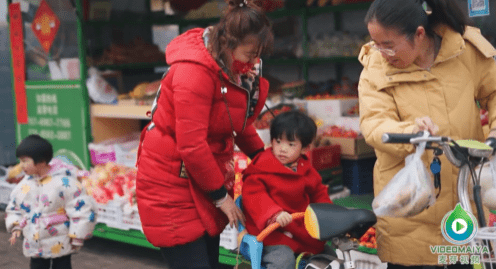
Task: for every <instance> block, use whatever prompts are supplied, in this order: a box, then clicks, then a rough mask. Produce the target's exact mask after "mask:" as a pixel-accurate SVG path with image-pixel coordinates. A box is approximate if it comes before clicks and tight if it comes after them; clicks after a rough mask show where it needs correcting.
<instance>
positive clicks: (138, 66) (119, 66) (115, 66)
mask: <svg viewBox="0 0 496 269" xmlns="http://www.w3.org/2000/svg"><path fill="white" fill-rule="evenodd" d="M162 66H167V63H166V62H154V63H125V64H108V65H98V66H97V68H98V69H100V70H106V69H109V70H123V69H145V68H154V67H162Z"/></svg>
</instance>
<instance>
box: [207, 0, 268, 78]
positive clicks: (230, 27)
mask: <svg viewBox="0 0 496 269" xmlns="http://www.w3.org/2000/svg"><path fill="white" fill-rule="evenodd" d="M225 1H226V2H227V3H228V8H227V12H226V13H225V15H224V16H222V17H221V19H220V21H219V23H217V24H216V25H215V26H214V27H213V29H212V32H211V33H210V38H209V40H210V41H211V42H210V43H209V44H208V49H209V50H210V52H211V53H212V55H213V57H214V58H215V60H216V61H217V62H220V61H223V62H224V63H227V61H226V59H227V49H235V48H236V47H237V46H238V45H239V44H240V43H241V42H242V41H243V40H244V38H246V37H247V36H248V35H255V36H256V37H257V39H258V43H259V44H258V47H259V48H260V51H258V52H259V54H261V55H264V54H269V53H270V52H271V51H272V47H273V45H274V35H273V33H272V25H271V23H270V20H269V18H268V17H267V15H266V14H265V13H264V11H263V9H262V1H266V0H225ZM228 73H229V75H230V76H231V77H232V76H233V74H232V72H231V70H228Z"/></svg>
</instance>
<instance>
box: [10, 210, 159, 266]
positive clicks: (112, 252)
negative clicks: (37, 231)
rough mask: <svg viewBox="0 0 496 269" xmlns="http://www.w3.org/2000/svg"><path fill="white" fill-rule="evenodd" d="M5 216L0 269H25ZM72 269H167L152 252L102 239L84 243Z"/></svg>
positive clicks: (20, 252) (19, 250)
mask: <svg viewBox="0 0 496 269" xmlns="http://www.w3.org/2000/svg"><path fill="white" fill-rule="evenodd" d="M4 218H5V212H3V211H0V268H2V269H27V268H29V259H28V258H26V257H24V255H23V254H22V246H21V244H20V243H19V242H17V243H16V245H15V246H10V244H9V242H8V239H9V237H10V234H7V231H6V229H5V221H4ZM72 268H73V269H97V268H98V269H127V268H140V269H148V268H149V269H155V268H162V269H163V268H167V266H166V264H165V263H164V261H163V259H162V256H160V253H159V252H158V251H156V250H153V249H148V248H142V247H138V246H133V245H128V244H124V243H119V242H115V241H110V240H105V239H101V238H92V239H90V240H88V241H86V242H85V244H84V247H83V248H82V249H81V251H80V252H79V253H77V254H75V255H73V256H72Z"/></svg>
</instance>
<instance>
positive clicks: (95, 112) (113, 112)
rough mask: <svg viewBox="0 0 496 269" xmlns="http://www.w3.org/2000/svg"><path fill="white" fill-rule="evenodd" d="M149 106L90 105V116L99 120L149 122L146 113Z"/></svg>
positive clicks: (149, 108)
mask: <svg viewBox="0 0 496 269" xmlns="http://www.w3.org/2000/svg"><path fill="white" fill-rule="evenodd" d="M150 110H151V106H138V105H106V104H92V105H91V116H92V117H99V118H118V119H141V120H149V119H150V118H149V117H148V116H146V113H147V112H148V111H150Z"/></svg>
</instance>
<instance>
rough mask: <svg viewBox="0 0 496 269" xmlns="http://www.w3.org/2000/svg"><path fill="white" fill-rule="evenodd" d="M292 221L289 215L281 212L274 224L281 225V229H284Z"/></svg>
mask: <svg viewBox="0 0 496 269" xmlns="http://www.w3.org/2000/svg"><path fill="white" fill-rule="evenodd" d="M291 221H293V217H291V214H289V213H288V212H286V211H283V212H281V213H279V215H277V218H276V222H277V223H279V224H280V225H281V227H284V226H286V225H288V224H290V223H291Z"/></svg>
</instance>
